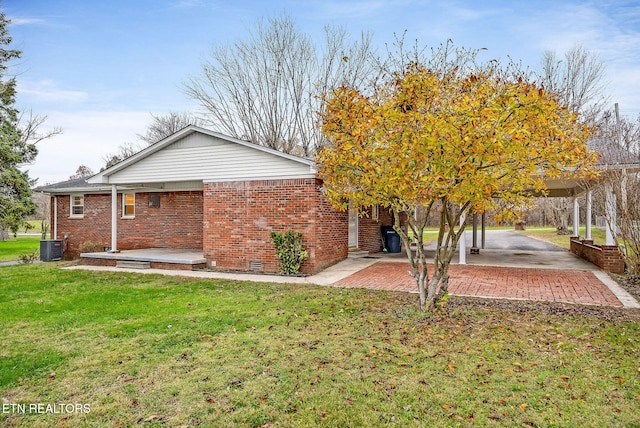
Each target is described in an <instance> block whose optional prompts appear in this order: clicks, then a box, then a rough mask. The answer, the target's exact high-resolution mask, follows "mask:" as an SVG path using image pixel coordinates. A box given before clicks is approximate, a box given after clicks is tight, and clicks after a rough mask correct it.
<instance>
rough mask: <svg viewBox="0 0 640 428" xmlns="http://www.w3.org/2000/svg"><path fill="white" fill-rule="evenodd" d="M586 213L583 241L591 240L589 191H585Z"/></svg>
mask: <svg viewBox="0 0 640 428" xmlns="http://www.w3.org/2000/svg"><path fill="white" fill-rule="evenodd" d="M586 205H587V206H586V208H587V213H586V217H587V218H586V220H587V221H586V225H585V226H586V232H585V234H584V239H586V240H589V241H590V240H591V190H587V203H586Z"/></svg>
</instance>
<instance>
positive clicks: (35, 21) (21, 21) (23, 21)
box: [9, 16, 46, 25]
mask: <svg viewBox="0 0 640 428" xmlns="http://www.w3.org/2000/svg"><path fill="white" fill-rule="evenodd" d="M9 20H11V24H10V25H39V24H44V23H45V22H46V21H45V20H44V19H41V18H20V17H15V16H12V17H9Z"/></svg>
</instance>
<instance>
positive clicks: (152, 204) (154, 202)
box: [149, 195, 160, 208]
mask: <svg viewBox="0 0 640 428" xmlns="http://www.w3.org/2000/svg"><path fill="white" fill-rule="evenodd" d="M149 208H160V195H149Z"/></svg>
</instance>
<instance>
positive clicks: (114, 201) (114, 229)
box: [111, 184, 118, 253]
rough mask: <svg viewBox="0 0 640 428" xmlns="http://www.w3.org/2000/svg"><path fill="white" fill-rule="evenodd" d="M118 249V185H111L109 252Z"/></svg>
mask: <svg viewBox="0 0 640 428" xmlns="http://www.w3.org/2000/svg"><path fill="white" fill-rule="evenodd" d="M117 251H118V187H117V186H116V185H115V184H112V185H111V252H114V253H115V252H117Z"/></svg>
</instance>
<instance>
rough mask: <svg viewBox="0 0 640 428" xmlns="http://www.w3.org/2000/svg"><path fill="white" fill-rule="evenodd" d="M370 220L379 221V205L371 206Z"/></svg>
mask: <svg viewBox="0 0 640 428" xmlns="http://www.w3.org/2000/svg"><path fill="white" fill-rule="evenodd" d="M371 219H372V220H374V221H380V205H372V206H371Z"/></svg>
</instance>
